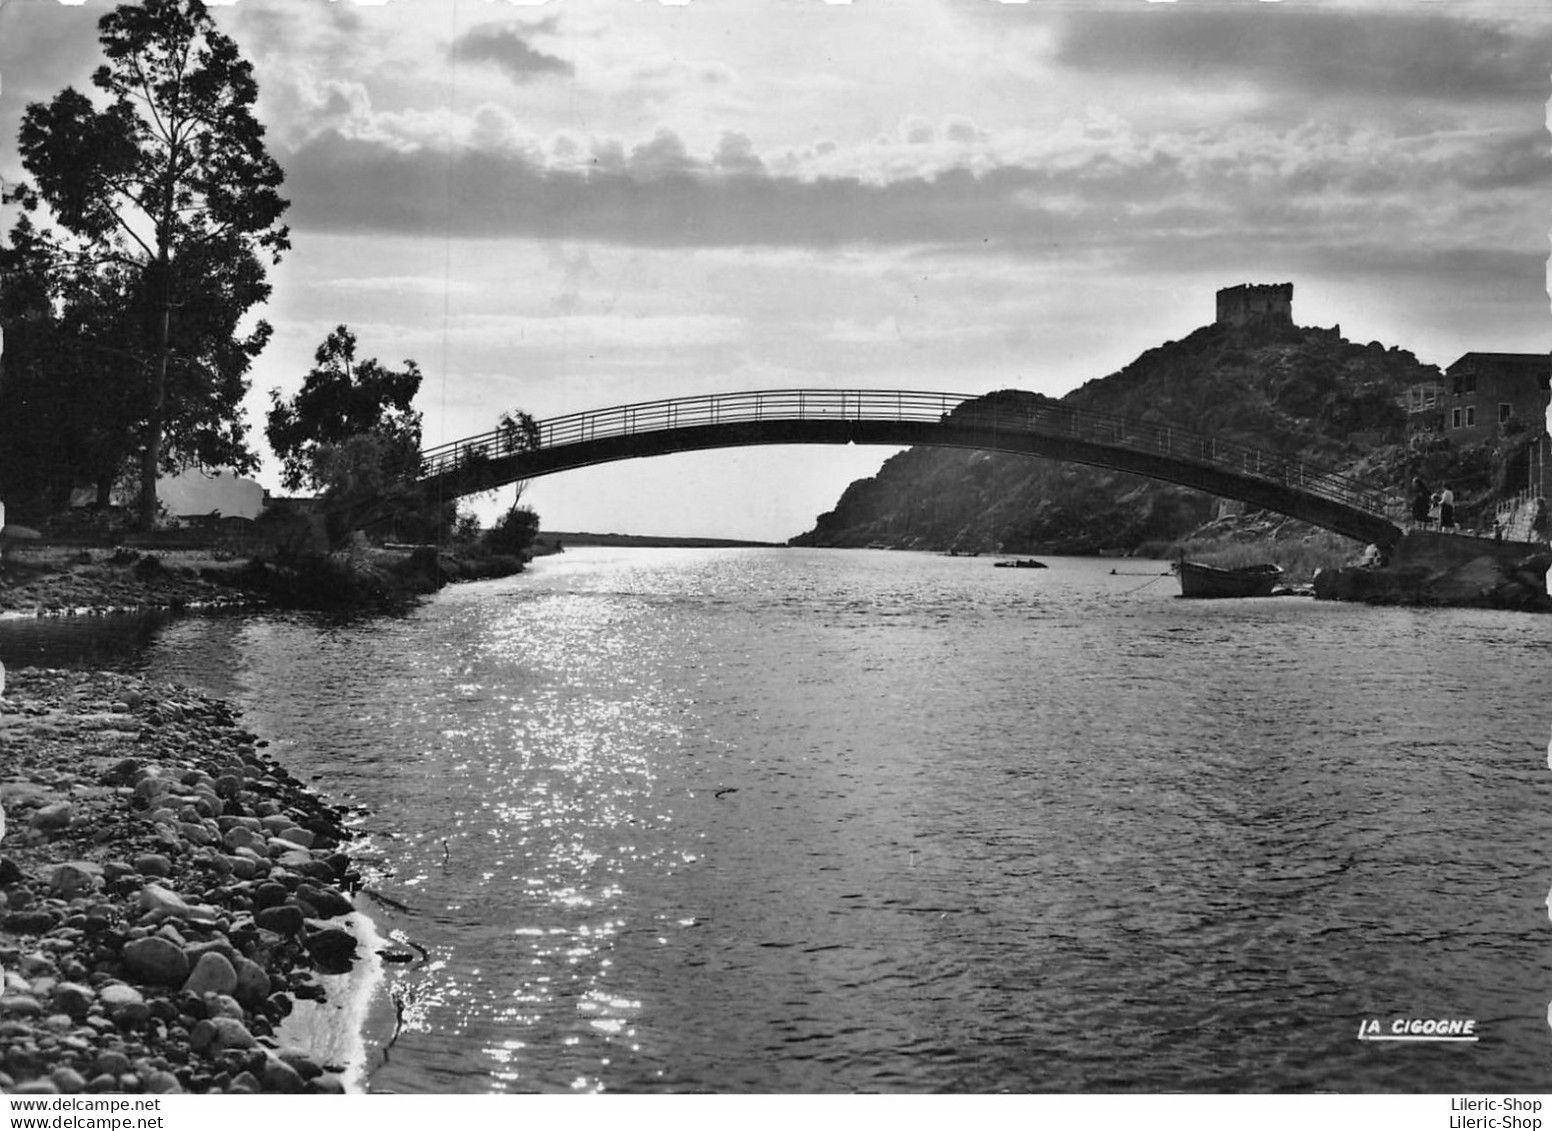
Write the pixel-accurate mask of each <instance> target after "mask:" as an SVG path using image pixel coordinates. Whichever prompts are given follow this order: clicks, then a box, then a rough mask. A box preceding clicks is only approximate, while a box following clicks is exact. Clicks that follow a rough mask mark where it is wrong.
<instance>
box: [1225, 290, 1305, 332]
mask: <svg viewBox="0 0 1552 1131" xmlns="http://www.w3.org/2000/svg"><path fill="white" fill-rule="evenodd" d="M1217 320H1218V322H1220V323H1226V324H1227V325H1230V326H1244V325H1247V324H1249V323H1251V322H1286V323H1288V324H1289V325H1292V324H1293V284H1292V283H1244V284H1241V285H1240V286H1237V287H1224V288H1223V289H1222V290H1220V291H1219V292H1218V319H1217Z"/></svg>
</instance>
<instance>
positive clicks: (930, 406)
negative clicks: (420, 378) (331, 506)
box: [421, 389, 1398, 515]
mask: <svg viewBox="0 0 1552 1131" xmlns="http://www.w3.org/2000/svg"><path fill="white" fill-rule="evenodd" d="M778 420H779V421H815V420H830V421H836V420H859V421H860V420H868V421H922V422H931V423H944V424H953V425H955V426H957V427H961V428H970V429H972V430H973V429H984V430H985V431H987V432H988V433H989V435H988V440H989V441H990V440H991V439H992V438H993V436H994V435H995V434H1007V433H1009V432H1013V433H1018V432H1027V433H1033V434H1036V435H1042V436H1052V437H1062V438H1068V439H1074V440H1081V441H1086V442H1091V443H1098V444H1103V445H1106V446H1109V447H1115V448H1124V449H1127V450H1129V451H1134V452H1142V453H1147V454H1150V455H1159V456H1165V457H1167V458H1170V459H1176V460H1182V461H1185V462H1189V463H1197V464H1203V465H1207V466H1210V467H1215V468H1219V469H1222V470H1224V471H1229V472H1233V473H1235V474H1239V475H1243V476H1246V477H1248V478H1252V479H1257V480H1261V481H1264V482H1270V483H1275V484H1278V485H1281V486H1284V487H1288V488H1291V489H1294V490H1299V491H1304V492H1306V493H1308V494H1312V495H1316V496H1319V497H1321V498H1325V499H1329V500H1332V501H1334V502H1339V503H1342V504H1345V505H1347V506H1351V507H1355V508H1357V509H1359V510H1363V511H1367V512H1368V513H1370V514H1375V515H1385V514H1387V513H1390V512H1392V511H1394V510H1395V509H1396V507H1397V505H1398V501H1397V500H1394V499H1391V498H1389V497H1387V496H1386V495H1385V494H1384V493H1383V492H1380V491H1376V490H1374V489H1373V488H1371V487H1369V486H1367V485H1366V484H1364V483H1362V482H1361V481H1359V480H1357V479H1354V478H1353V477H1351V476H1347V475H1343V474H1341V473H1339V472H1335V471H1332V470H1331V469H1329V468H1325V467H1321V466H1320V465H1318V464H1314V463H1310V462H1308V461H1306V460H1302V459H1298V458H1291V457H1287V456H1280V455H1277V454H1275V453H1272V452H1267V451H1263V450H1261V449H1259V448H1254V447H1251V446H1249V445H1247V444H1239V443H1235V442H1234V441H1231V440H1224V439H1220V438H1217V437H1213V436H1206V435H1202V434H1200V433H1197V432H1192V431H1189V430H1187V429H1182V428H1177V427H1174V426H1173V425H1168V424H1157V423H1152V422H1147V421H1139V420H1135V419H1132V418H1129V417H1123V416H1115V415H1112V414H1109V413H1101V412H1093V411H1090V410H1087V409H1081V408H1074V407H1071V406H1069V405H1064V404H1061V403H1060V402H1057V401H1052V400H1041V401H1030V400H1028V399H1026V398H1018V399H1013V398H999V397H995V396H994V397H992V398H989V399H982V398H978V397H974V396H970V395H968V394H961V393H930V392H909V391H901V390H884V389H778V390H760V391H754V392H741V393H716V394H710V395H706V396H700V397H676V398H671V399H665V400H656V401H642V402H640V403H638V404H629V405H619V406H617V407H614V408H608V409H602V410H594V411H588V412H576V413H571V414H569V415H566V416H557V417H552V418H550V419H548V420H541V421H538V422H537V429H536V438H537V444H536V445H535V444H533V442H532V441H533V439H534V438H535V433H524V432H523V431H522V430H521V429H518V428H513V427H508V428H498V429H495V430H494V431H491V432H486V433H483V434H481V435H478V436H471V437H469V438H467V439H463V440H457V441H454V442H453V443H450V444H442V445H440V446H438V447H434V448H428V449H426V450H425V451H424V452H422V454H421V469H422V470H421V474H422V476H433V475H440V474H444V473H447V472H452V471H457V470H460V469H464V468H468V467H471V466H473V465H475V464H476V463H478V462H481V461H486V460H491V459H496V458H500V457H503V456H511V455H517V454H521V453H522V452H524V451H528V450H531V449H535V448H536V449H547V448H557V447H563V446H565V445H568V444H577V443H585V442H587V441H591V440H600V439H607V438H609V437H615V436H631V435H636V434H638V433H643V432H661V431H664V430H667V429H671V428H687V427H695V426H700V425H716V424H735V423H741V422H749V421H778ZM993 446H995V445H994V444H991V443H988V447H993Z"/></svg>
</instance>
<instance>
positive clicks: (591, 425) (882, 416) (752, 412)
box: [421, 389, 971, 475]
mask: <svg viewBox="0 0 1552 1131" xmlns="http://www.w3.org/2000/svg"><path fill="white" fill-rule="evenodd" d="M969 399H971V398H970V397H969V396H968V395H967V394H963V393H923V392H908V391H903V390H902V391H897V390H882V389H776V390H761V391H757V392H747V393H715V394H709V395H707V396H702V397H675V398H671V399H666V400H658V401H642V402H640V403H639V404H628V405H619V406H617V407H615V408H607V409H599V410H593V411H589V412H575V413H571V414H569V415H567V416H556V417H552V418H550V419H548V420H541V421H538V432H539V444H538V447H539V448H556V447H560V446H562V445H565V444H576V443H583V442H585V441H588V440H602V439H607V438H608V437H611V436H633V435H636V434H637V433H641V432H661V431H664V430H666V429H669V428H689V427H695V426H697V425H710V424H737V423H743V422H751V421H764V420H795V421H801V420H920V421H940V420H942V419H943V418H944V417H945V416H947V415H948V414H949V413H951V412H953V411H954V409H955V408H957V407H958V406H959V405H961V404H963V403H964V402H965V401H966V400H969ZM525 443H526V441H525V440H524V438H523V436H522V434H521V433H520V432H519V431H517V430H515V429H501V428H498V429H495V430H494V431H491V432H485V433H482V434H481V435H478V436H470V437H469V438H467V439H464V440H456V441H454V442H452V443H450V444H442V445H439V446H438V447H434V448H427V449H425V450H424V451H422V452H421V474H422V475H438V474H441V473H443V472H447V471H452V470H456V469H457V468H459V467H462V466H466V465H467V464H468V463H469V462H470V461H471V460H478V459H495V458H498V457H500V456H509V455H516V454H518V453H519V452H522V451H526V450H527V448H526V447H525Z"/></svg>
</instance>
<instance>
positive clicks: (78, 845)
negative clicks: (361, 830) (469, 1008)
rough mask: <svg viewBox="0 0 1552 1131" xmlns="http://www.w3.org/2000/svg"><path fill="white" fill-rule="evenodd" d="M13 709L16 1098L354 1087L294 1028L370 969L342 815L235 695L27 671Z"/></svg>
mask: <svg viewBox="0 0 1552 1131" xmlns="http://www.w3.org/2000/svg"><path fill="white" fill-rule="evenodd" d="M4 694H5V698H4V699H3V700H0V800H3V810H4V821H3V823H0V980H3V989H0V1090H4V1091H6V1092H8V1093H12V1094H18V1095H24V1094H40V1093H41V1094H49V1093H78V1092H237V1093H244V1092H247V1093H254V1092H340V1091H343V1090H344V1085H343V1080H342V1077H341V1074H340V1073H341V1069H340V1066H337V1065H329V1064H320V1063H318V1062H317V1061H316V1060H315V1059H314V1058H313V1057H312V1056H311V1055H310V1054H309V1053H308V1052H307V1051H306V1050H305V1049H299V1048H287V1047H282V1046H281V1044H280V1042H279V1041H278V1040H277V1038H276V1036H275V1033H276V1030H277V1028H278V1027H279V1025H280V1023H281V1021H282V1019H283V1018H284V1017H286V1016H287V1015H288V1014H290V1013H291V1011H292V1009H293V1008H294V1006H295V1003H296V1001H297V1000H298V999H315V1000H317V999H321V998H322V997H323V989H322V986H321V984H320V982H319V980H318V975H320V974H331V973H342V972H344V971H346V970H348V969H350V967H351V965H352V963H353V962H354V961H355V959H356V958H357V953H356V952H357V942H356V938H355V935H354V934H352V933H351V931H350V930H348V929H347V925H348V923H349V922H350V920H347V919H345V918H344V916H347V915H348V914H349V913H350V912H351V911H353V909H354V908H353V905H352V902H351V899H350V892H351V891H352V890H354V888H355V887H356V885H357V884H358V883H359V877H358V875H357V874H356V873H355V872H354V871H353V870H352V868H351V863H350V860H349V858H348V857H347V856H346V855H345V854H344V853H343V852H342V851H341V845H342V844H343V842H344V841H345V840H346V838H347V833H346V830H345V828H344V824H343V821H344V817H345V815H346V813H345V811H344V810H343V809H341V808H338V807H335V806H331V805H329V804H327V803H325V802H323V801H322V800H320V799H319V798H318V797H316V796H315V795H314V794H312V793H311V792H310V791H309V790H308V789H307V788H306V787H305V786H304V785H302V784H301V783H300V782H299V781H297V780H296V779H295V778H293V777H292V776H291V775H290V774H288V773H287V772H286V771H285V770H284V769H283V768H281V767H280V766H278V765H277V764H275V763H274V762H273V761H272V760H271V759H269V758H268V757H266V756H265V755H264V753H263V752H262V749H261V746H262V743H260V742H258V741H257V740H256V739H255V737H254V736H253V735H251V734H249V733H248V732H246V731H244V730H242V729H241V728H240V727H239V726H238V725H237V721H236V716H235V713H234V711H233V710H232V708H231V707H230V706H228V705H227V704H225V703H223V702H221V701H219V700H215V699H211V698H208V697H206V696H203V695H200V694H198V693H196V692H193V691H189V690H187V689H184V688H169V687H164V686H160V685H155V684H150V683H147V682H146V681H143V680H140V679H138V678H137V677H133V676H123V675H116V674H110V673H102V672H89V673H80V672H59V671H47V670H41V669H22V670H20V671H12V672H11V673H10V681H9V686H8V687H6V688H5V692H4Z"/></svg>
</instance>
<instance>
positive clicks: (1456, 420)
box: [1450, 408, 1460, 428]
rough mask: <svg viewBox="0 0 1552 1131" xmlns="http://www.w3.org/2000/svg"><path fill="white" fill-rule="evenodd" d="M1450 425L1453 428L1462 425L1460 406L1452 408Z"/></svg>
mask: <svg viewBox="0 0 1552 1131" xmlns="http://www.w3.org/2000/svg"><path fill="white" fill-rule="evenodd" d="M1450 427H1451V428H1459V427H1460V409H1458V408H1452V409H1450Z"/></svg>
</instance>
